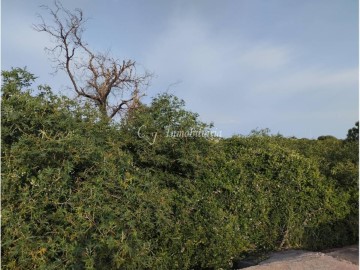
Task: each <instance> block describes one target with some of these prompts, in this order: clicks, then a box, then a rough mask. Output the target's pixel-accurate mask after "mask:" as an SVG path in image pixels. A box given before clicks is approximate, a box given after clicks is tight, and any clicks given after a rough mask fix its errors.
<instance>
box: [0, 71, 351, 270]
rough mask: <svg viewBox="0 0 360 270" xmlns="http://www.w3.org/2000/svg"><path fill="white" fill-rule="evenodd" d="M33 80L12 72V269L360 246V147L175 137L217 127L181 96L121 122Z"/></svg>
mask: <svg viewBox="0 0 360 270" xmlns="http://www.w3.org/2000/svg"><path fill="white" fill-rule="evenodd" d="M34 79H35V78H34V76H33V75H31V74H30V73H28V72H27V71H26V70H22V69H15V70H12V71H8V72H3V86H2V89H3V92H2V108H1V109H2V158H3V164H2V165H3V166H2V175H3V178H2V191H1V192H2V224H1V226H2V265H3V267H4V269H29V268H39V269H204V268H214V269H218V268H230V267H231V263H232V260H233V259H234V258H236V257H238V256H241V255H242V254H244V253H247V252H251V251H259V250H274V249H279V248H326V247H330V246H336V245H341V244H349V243H354V242H356V241H357V237H358V231H357V225H358V221H357V220H358V214H357V213H358V201H357V200H358V154H357V151H358V150H357V149H358V146H357V145H358V142H357V141H349V140H347V141H340V140H337V139H334V138H332V139H324V140H298V139H287V138H283V137H281V136H268V135H267V134H266V132H255V133H253V134H252V135H250V136H246V137H241V136H235V137H232V138H228V139H217V140H214V139H209V138H202V137H196V136H192V137H186V138H185V137H174V136H168V134H169V129H171V130H177V131H181V130H182V131H186V130H189V129H193V130H197V131H205V132H206V131H208V130H209V129H210V127H211V126H210V125H207V124H205V123H202V122H201V121H199V119H198V115H197V114H195V113H192V112H189V111H186V110H185V109H184V103H183V101H181V100H179V99H177V98H176V97H174V96H171V95H160V96H158V97H156V98H155V99H154V100H153V102H152V103H151V104H150V105H149V106H146V105H142V106H141V107H140V108H139V109H138V110H136V111H130V112H129V114H128V115H127V117H126V118H124V119H123V121H122V122H121V123H119V124H116V123H109V122H107V121H105V120H104V119H102V117H101V115H99V114H98V112H97V110H96V108H93V107H92V106H90V105H89V104H78V103H76V102H74V101H71V100H69V99H68V98H66V97H62V96H56V95H54V94H52V92H51V90H50V89H49V87H47V86H40V87H39V89H38V90H36V91H33V92H32V91H31V90H28V88H30V87H31V84H32V82H33V80H34ZM139 130H140V133H139ZM155 133H156V138H155ZM154 138H155V139H154Z"/></svg>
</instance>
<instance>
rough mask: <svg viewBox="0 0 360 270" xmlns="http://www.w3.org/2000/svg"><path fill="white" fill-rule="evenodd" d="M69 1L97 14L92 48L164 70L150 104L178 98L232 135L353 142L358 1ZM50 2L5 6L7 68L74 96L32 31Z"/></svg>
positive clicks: (90, 30) (40, 36) (15, 0)
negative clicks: (256, 132)
mask: <svg viewBox="0 0 360 270" xmlns="http://www.w3.org/2000/svg"><path fill="white" fill-rule="evenodd" d="M61 2H62V3H63V5H64V6H65V7H68V8H69V9H73V8H77V7H78V8H81V9H82V10H83V11H84V14H85V16H86V17H89V18H90V19H89V21H88V23H87V30H86V33H85V35H84V37H85V39H86V40H87V41H88V44H89V45H90V46H91V47H92V48H94V49H95V50H99V51H104V50H108V49H109V50H111V52H112V54H113V55H115V56H117V57H119V58H120V59H128V58H130V59H133V60H136V61H137V63H138V64H139V69H142V68H143V69H146V70H149V71H151V72H153V73H154V74H155V76H154V78H153V79H152V83H151V86H150V87H149V88H148V89H147V95H148V96H147V97H146V99H145V101H146V102H148V101H149V100H150V98H151V97H153V96H155V95H156V94H157V93H160V92H164V91H168V92H170V93H173V94H175V95H177V96H179V97H180V98H182V99H184V100H185V102H186V104H187V105H186V106H187V108H188V109H189V110H191V111H194V112H197V113H199V114H200V117H201V119H202V120H203V121H206V122H211V121H212V122H214V124H215V127H216V129H217V130H218V131H220V130H221V131H222V134H223V136H231V135H233V134H248V133H249V132H250V131H251V130H252V129H255V128H269V129H270V130H271V132H272V133H278V132H279V133H280V134H283V135H285V136H296V137H307V138H317V137H318V136H320V135H333V136H336V137H338V138H344V137H345V136H346V133H347V130H348V129H349V128H351V127H353V126H354V123H355V122H356V121H357V120H358V117H359V116H358V115H359V114H358V105H359V94H358V90H359V86H358V84H359V66H358V60H359V55H358V53H359V50H358V45H359V36H358V35H359V33H358V32H359V29H358V25H359V23H358V12H359V8H358V1H357V0H346V1H344V0H302V1H299V0H223V1H219V0H217V1H214V0H192V1H191V0H108V1H103V0H102V1H100V0H92V1H91V0H64V1H61ZM42 4H47V5H51V4H52V1H46V0H42V1H39V0H33V1H28V0H2V6H1V20H2V21H1V22H2V24H1V25H2V27H1V35H2V36H1V38H2V42H1V62H2V63H1V65H2V69H9V68H11V67H24V66H27V68H28V70H29V71H30V72H32V73H34V74H35V75H37V76H38V77H39V79H38V81H37V82H38V83H47V84H49V85H50V86H52V87H53V88H54V89H55V90H56V91H60V92H62V93H68V92H67V91H68V90H66V87H67V86H69V85H70V84H69V80H68V78H67V77H66V76H65V75H64V74H61V73H58V74H57V75H55V76H54V75H51V74H50V73H51V72H52V68H51V62H50V61H49V60H48V56H47V55H46V54H45V52H44V47H45V46H47V45H49V44H50V43H49V38H48V36H46V34H44V33H37V32H35V31H34V30H32V28H31V25H32V24H33V23H37V22H39V20H38V19H37V17H36V14H37V13H41V14H43V15H44V16H45V15H46V14H45V13H44V11H43V10H42V9H40V8H39V6H40V5H42ZM45 17H46V16H45ZM68 94H69V95H70V94H71V93H68Z"/></svg>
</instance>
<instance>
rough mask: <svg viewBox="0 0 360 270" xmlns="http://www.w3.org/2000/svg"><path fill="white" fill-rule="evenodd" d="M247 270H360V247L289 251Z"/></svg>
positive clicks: (272, 256)
mask: <svg viewBox="0 0 360 270" xmlns="http://www.w3.org/2000/svg"><path fill="white" fill-rule="evenodd" d="M245 269H246V270H318V269H319V270H322V269H324V270H355V269H359V247H358V245H354V246H349V247H344V248H339V249H332V250H327V251H325V252H309V251H303V250H287V251H281V252H275V253H272V254H270V258H269V259H267V260H265V261H263V262H261V263H260V264H259V265H256V266H252V267H247V268H245Z"/></svg>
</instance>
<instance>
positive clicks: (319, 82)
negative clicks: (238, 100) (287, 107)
mask: <svg viewBox="0 0 360 270" xmlns="http://www.w3.org/2000/svg"><path fill="white" fill-rule="evenodd" d="M358 82H359V70H358V68H350V69H349V68H348V69H342V70H331V71H329V70H325V69H315V68H312V69H307V70H299V71H296V72H293V73H290V74H284V76H282V77H278V78H275V79H273V80H268V81H265V82H262V83H259V84H258V85H257V86H256V87H255V89H256V92H257V93H263V94H264V93H268V94H271V95H274V94H276V95H290V94H294V93H304V94H306V93H307V92H313V91H317V92H318V91H327V92H331V91H344V89H345V88H349V86H355V87H356V86H357V84H358ZM356 88H357V87H356ZM356 88H354V89H356Z"/></svg>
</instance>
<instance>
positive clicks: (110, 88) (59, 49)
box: [33, 1, 151, 119]
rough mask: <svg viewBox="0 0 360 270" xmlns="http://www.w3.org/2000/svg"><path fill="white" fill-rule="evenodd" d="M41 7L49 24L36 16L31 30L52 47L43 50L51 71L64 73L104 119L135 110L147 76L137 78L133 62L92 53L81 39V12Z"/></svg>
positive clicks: (59, 4) (55, 7) (147, 79)
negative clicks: (47, 37) (45, 36)
mask: <svg viewBox="0 0 360 270" xmlns="http://www.w3.org/2000/svg"><path fill="white" fill-rule="evenodd" d="M42 7H43V8H44V9H45V10H47V11H48V12H49V14H50V15H51V18H52V24H48V23H47V22H45V20H44V18H43V17H42V16H41V15H39V18H40V20H41V23H39V24H37V25H34V26H33V27H34V29H35V30H36V31H38V32H45V33H47V34H49V35H50V36H51V38H52V41H53V42H54V44H55V45H54V47H52V48H46V50H47V51H48V52H49V53H50V54H51V55H52V59H51V60H52V61H53V62H54V63H55V71H56V72H57V71H58V70H63V71H65V72H66V73H67V75H68V77H69V78H70V81H71V84H72V86H73V88H74V91H75V92H76V93H77V95H78V96H79V97H84V98H87V99H90V100H91V101H93V102H94V103H95V104H96V105H97V106H98V108H99V110H100V112H101V113H102V115H103V116H105V117H106V118H108V119H111V118H113V117H114V116H115V115H117V114H122V113H124V112H126V111H127V110H129V109H133V108H135V107H136V106H138V104H139V100H140V98H141V97H142V96H143V95H144V94H143V93H141V92H140V88H141V87H145V86H147V85H148V83H149V80H150V77H151V74H149V73H148V72H144V74H142V75H138V74H137V73H136V63H135V61H133V60H122V61H121V60H119V59H117V58H113V57H111V56H110V53H109V52H106V53H98V52H94V51H92V50H91V49H90V48H89V46H88V44H87V43H86V42H85V41H84V39H83V37H82V34H83V32H84V30H85V27H84V26H85V23H86V19H85V18H84V16H83V12H82V10H81V9H75V10H74V11H70V10H68V9H66V8H64V7H63V6H62V4H61V3H60V2H59V1H55V2H54V8H50V7H48V6H42ZM110 96H111V98H110Z"/></svg>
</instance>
